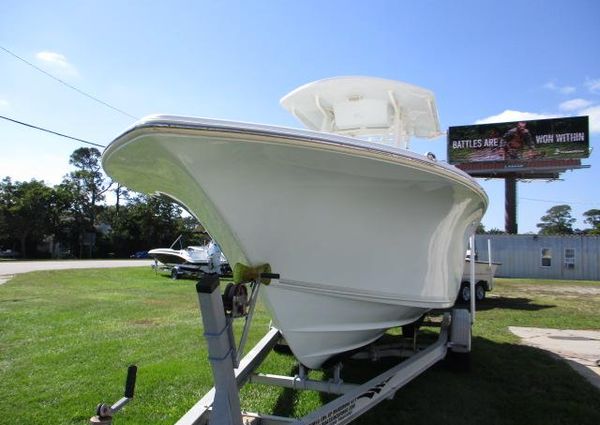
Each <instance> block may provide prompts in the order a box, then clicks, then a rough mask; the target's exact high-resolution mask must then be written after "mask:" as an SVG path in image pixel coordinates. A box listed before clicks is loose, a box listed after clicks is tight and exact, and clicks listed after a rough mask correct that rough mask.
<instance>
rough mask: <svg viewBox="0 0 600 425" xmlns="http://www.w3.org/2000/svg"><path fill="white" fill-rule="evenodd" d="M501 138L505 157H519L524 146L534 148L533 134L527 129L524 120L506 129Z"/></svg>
mask: <svg viewBox="0 0 600 425" xmlns="http://www.w3.org/2000/svg"><path fill="white" fill-rule="evenodd" d="M502 138H503V139H504V141H505V145H504V158H505V159H521V158H522V156H523V153H524V151H525V149H526V148H529V149H530V150H533V149H535V143H534V140H533V136H532V135H531V133H530V132H529V130H528V129H527V123H526V122H523V121H521V122H519V123H517V126H516V127H513V128H511V129H510V130H508V131H507V132H506V133H505V134H504V136H502ZM526 156H529V155H526Z"/></svg>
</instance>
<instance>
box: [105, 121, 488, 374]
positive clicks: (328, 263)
mask: <svg viewBox="0 0 600 425" xmlns="http://www.w3.org/2000/svg"><path fill="white" fill-rule="evenodd" d="M103 165H104V168H105V170H106V171H107V173H108V174H109V175H110V176H111V177H112V178H113V179H115V180H117V181H119V182H120V183H122V184H124V185H126V186H128V187H129V188H131V189H133V190H137V191H140V192H145V193H155V192H160V193H164V194H167V195H169V196H171V197H172V198H174V199H176V200H178V201H179V202H181V203H182V204H184V205H185V206H186V207H187V208H188V210H189V211H191V212H192V213H193V214H194V215H195V216H196V217H197V218H198V219H199V220H200V222H201V223H202V224H203V225H204V227H205V228H206V229H207V231H208V232H209V233H210V235H211V236H212V237H213V238H214V239H215V240H217V241H218V242H219V244H220V246H221V248H222V250H223V253H224V254H225V255H226V256H227V258H228V259H229V263H230V264H231V265H235V264H236V263H238V262H240V263H244V264H247V265H259V264H263V263H269V264H270V265H271V267H272V270H273V271H274V272H276V273H279V274H280V275H281V279H280V280H279V281H276V282H273V283H272V284H271V285H270V286H268V287H266V288H264V291H263V294H264V297H265V300H266V303H267V305H268V307H269V309H270V311H271V313H272V316H273V320H274V322H275V324H276V326H277V327H278V328H279V329H280V330H281V331H282V333H283V335H284V336H285V338H286V340H287V342H288V344H289V345H290V347H291V349H292V351H293V352H294V354H295V355H296V357H297V358H298V359H299V360H300V361H301V362H302V363H303V364H305V365H306V366H309V367H318V366H320V365H321V364H322V363H323V361H325V360H326V359H327V358H329V357H331V356H333V355H335V354H338V353H342V352H344V351H348V350H352V349H355V348H358V347H360V346H362V345H365V344H368V343H369V342H371V341H373V340H374V339H376V338H378V337H379V336H380V335H381V334H382V333H383V332H384V331H385V330H386V329H388V328H390V327H394V326H399V325H403V324H407V323H411V322H413V321H415V320H416V319H418V318H419V316H420V315H422V314H423V313H424V312H426V311H427V310H429V309H432V308H444V307H449V306H451V305H452V304H453V303H454V300H455V299H456V295H457V293H458V290H459V286H460V281H461V276H462V268H463V262H464V252H465V248H466V238H467V234H470V232H471V231H472V230H473V229H474V228H475V226H476V225H477V224H478V221H479V219H480V218H481V216H482V215H483V212H484V210H485V208H486V205H487V198H486V196H485V193H484V192H483V190H482V189H481V188H480V187H479V186H478V185H477V184H476V183H475V182H474V181H473V180H472V179H471V178H470V177H468V176H467V175H466V174H464V173H462V172H460V171H458V170H457V169H455V168H454V167H450V166H447V165H442V164H438V163H435V162H433V161H430V160H428V159H426V158H424V157H422V156H420V155H415V154H412V153H409V152H406V151H402V150H400V149H396V148H390V147H383V146H378V145H375V144H371V143H367V142H362V141H358V140H356V139H350V138H346V137H341V136H335V135H329V134H323V133H316V132H311V131H304V130H292V129H282V128H275V127H268V126H259V125H251V124H240V123H228V122H222V121H213V120H202V119H185V118H175V117H155V118H150V119H147V120H146V121H143V122H140V123H138V124H137V125H136V126H135V127H134V128H132V129H131V130H129V131H128V132H126V133H125V134H123V135H122V136H120V137H119V138H118V139H116V140H115V141H114V142H113V143H112V144H111V145H110V146H109V147H108V148H107V150H106V152H105V153H104V156H103Z"/></svg>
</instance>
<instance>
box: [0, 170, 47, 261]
mask: <svg viewBox="0 0 600 425" xmlns="http://www.w3.org/2000/svg"><path fill="white" fill-rule="evenodd" d="M53 192H54V191H53V189H52V188H49V187H48V186H46V185H45V184H44V182H43V181H38V180H31V181H29V182H14V183H13V182H12V180H11V179H10V178H9V177H7V178H5V179H4V180H2V182H0V211H1V214H0V215H1V217H2V219H1V226H2V231H3V234H5V235H6V237H7V238H8V239H9V240H10V239H12V240H13V241H18V243H19V245H20V251H21V255H22V256H23V257H25V256H27V251H28V249H27V247H28V243H29V245H32V246H34V247H35V245H36V244H37V242H39V241H40V240H41V239H42V238H43V237H44V236H46V235H49V234H51V233H52V225H51V222H52V218H51V215H52V213H53V211H54V210H55V208H54V205H53V203H54V193H53Z"/></svg>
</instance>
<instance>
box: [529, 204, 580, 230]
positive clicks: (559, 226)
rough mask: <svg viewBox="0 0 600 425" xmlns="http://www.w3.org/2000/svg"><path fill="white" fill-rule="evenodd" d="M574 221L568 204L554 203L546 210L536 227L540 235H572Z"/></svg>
mask: <svg viewBox="0 0 600 425" xmlns="http://www.w3.org/2000/svg"><path fill="white" fill-rule="evenodd" d="M575 221H576V220H575V219H574V218H572V217H571V207H570V206H569V205H555V206H553V207H552V208H550V209H549V210H548V211H546V215H544V216H542V218H541V222H540V223H538V224H537V227H539V229H540V231H539V234H540V235H572V234H573V223H575Z"/></svg>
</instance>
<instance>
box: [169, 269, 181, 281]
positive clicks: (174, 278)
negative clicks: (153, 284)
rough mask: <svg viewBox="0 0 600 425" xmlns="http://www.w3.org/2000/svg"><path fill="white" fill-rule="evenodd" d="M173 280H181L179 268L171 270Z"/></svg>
mask: <svg viewBox="0 0 600 425" xmlns="http://www.w3.org/2000/svg"><path fill="white" fill-rule="evenodd" d="M171 279H173V280H177V279H179V273H178V272H177V268H175V267H173V268H172V269H171Z"/></svg>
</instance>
